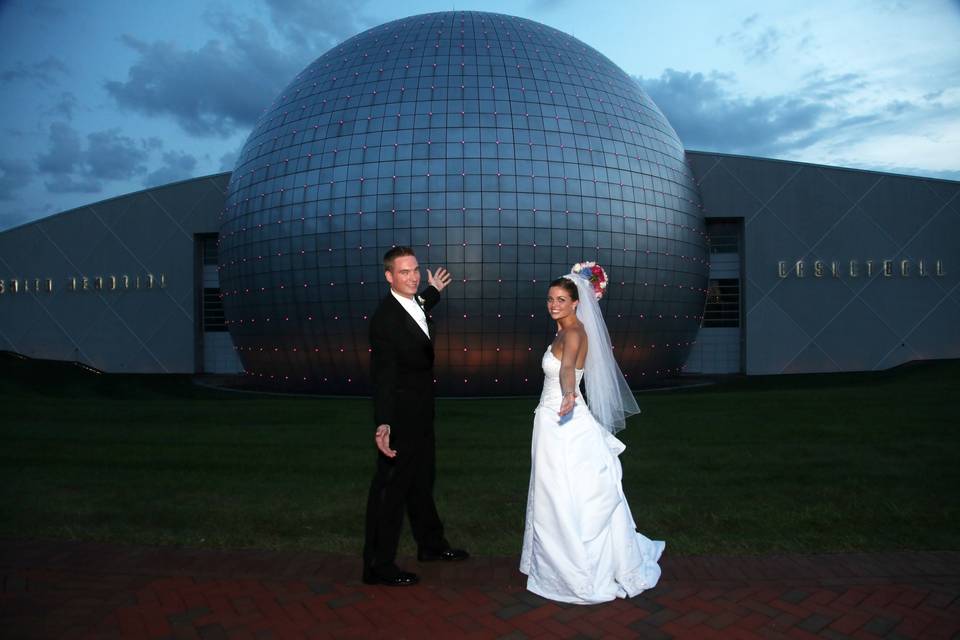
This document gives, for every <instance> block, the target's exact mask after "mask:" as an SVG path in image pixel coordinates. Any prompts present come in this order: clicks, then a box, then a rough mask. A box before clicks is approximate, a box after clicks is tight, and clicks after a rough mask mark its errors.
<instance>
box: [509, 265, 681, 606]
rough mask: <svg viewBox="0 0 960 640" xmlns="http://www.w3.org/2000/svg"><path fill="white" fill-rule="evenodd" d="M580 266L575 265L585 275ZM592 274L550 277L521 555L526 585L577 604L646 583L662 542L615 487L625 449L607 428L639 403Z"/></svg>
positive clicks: (650, 582) (652, 580) (623, 594)
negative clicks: (643, 528)
mask: <svg viewBox="0 0 960 640" xmlns="http://www.w3.org/2000/svg"><path fill="white" fill-rule="evenodd" d="M586 264H587V268H586V269H584V270H581V269H578V268H577V267H579V266H580V265H575V271H580V273H584V272H590V267H592V266H593V265H592V264H590V263H586ZM598 273H599V274H602V271H601V272H598ZM605 277H606V274H602V278H601V279H605ZM593 280H594V282H593V283H591V281H590V279H588V278H587V277H584V276H583V275H578V274H577V273H571V274H569V275H567V276H564V277H563V278H559V279H558V280H555V281H554V282H552V283H550V288H549V292H548V296H547V309H548V311H549V313H550V316H551V317H552V318H553V319H554V320H556V322H557V336H556V338H555V339H554V341H553V343H552V344H551V345H550V346H549V347H548V348H547V351H546V353H544V354H543V373H544V381H543V392H542V393H541V396H540V404H539V405H538V406H537V409H536V411H535V412H534V423H533V443H532V446H531V470H530V488H529V492H528V495H527V515H526V528H525V530H524V535H523V551H522V554H521V557H520V571H522V572H523V573H525V574H526V575H527V576H528V579H527V589H528V590H530V591H532V592H534V593H536V594H539V595H541V596H543V597H545V598H549V599H551V600H556V601H559V602H571V603H576V604H594V603H598V602H607V601H610V600H613V599H614V598H628V597H632V596H635V595H637V594H639V593H640V592H642V591H644V590H646V589H651V588H653V587H654V586H655V585H656V584H657V581H658V580H659V578H660V567H659V565H658V564H657V561H658V560H659V558H660V554H661V553H663V548H664V543H663V542H660V541H657V540H650V539H649V538H647V537H645V536H644V535H642V534H640V533H638V532H637V531H636V525H635V524H634V521H633V516H632V515H631V513H630V507H629V506H628V505H627V500H626V498H625V497H624V494H623V488H622V486H621V478H622V471H621V467H620V460H619V458H618V456H619V455H620V454H621V453H622V452H623V451H624V449H625V448H626V447H624V445H623V443H621V442H620V441H619V440H618V439H617V438H615V437H614V436H613V434H614V433H615V432H616V431H619V430H620V429H622V428H623V427H624V421H625V418H626V417H627V416H628V415H632V414H634V413H638V412H639V411H640V410H639V408H638V407H637V404H636V401H635V400H634V398H633V394H632V393H631V392H630V388H629V387H628V386H627V383H626V381H625V380H624V378H623V374H622V373H621V372H620V368H619V367H618V366H617V363H616V361H615V360H614V358H613V351H612V348H611V346H610V337H609V334H608V333H607V328H606V325H605V324H604V321H603V316H602V315H601V313H600V309H599V305H598V304H597V297H599V295H601V294H602V289H601V288H600V287H599V286H595V285H596V284H597V282H598V279H597V278H596V277H594V278H593ZM582 378H583V379H584V385H585V387H586V392H587V398H588V399H589V407H588V406H587V403H585V402H584V399H583V396H582V395H581V394H580V381H581V379H582Z"/></svg>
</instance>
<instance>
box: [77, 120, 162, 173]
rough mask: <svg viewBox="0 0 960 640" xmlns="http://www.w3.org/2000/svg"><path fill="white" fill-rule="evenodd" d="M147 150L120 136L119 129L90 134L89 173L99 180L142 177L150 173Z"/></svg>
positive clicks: (88, 139)
mask: <svg viewBox="0 0 960 640" xmlns="http://www.w3.org/2000/svg"><path fill="white" fill-rule="evenodd" d="M146 146H147V145H145V144H142V143H140V144H138V143H137V142H136V141H134V140H133V138H129V137H127V136H124V135H121V134H120V130H119V129H107V130H105V131H96V132H94V133H91V134H88V135H87V151H86V158H85V160H86V167H87V173H88V175H90V176H92V177H94V178H97V179H100V180H128V179H130V178H132V177H134V176H137V175H140V174H142V173H144V172H145V171H146V170H147V167H146V164H145V163H146V161H147V159H148V157H149V153H148V151H147V149H146Z"/></svg>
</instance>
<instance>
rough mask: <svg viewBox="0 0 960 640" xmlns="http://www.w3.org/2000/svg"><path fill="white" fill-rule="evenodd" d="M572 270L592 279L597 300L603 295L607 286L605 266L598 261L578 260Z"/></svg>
mask: <svg viewBox="0 0 960 640" xmlns="http://www.w3.org/2000/svg"><path fill="white" fill-rule="evenodd" d="M570 271H572V272H573V273H575V274H577V275H578V276H580V277H582V278H586V279H587V280H589V281H590V285H591V286H592V287H593V294H594V295H595V296H596V297H597V300H599V299H600V298H602V297H603V292H604V290H605V289H606V288H607V272H606V271H604V270H603V267H601V266H600V265H598V264H597V263H596V262H589V261H588V262H578V263H577V264H575V265H573V266H572V267H571V268H570Z"/></svg>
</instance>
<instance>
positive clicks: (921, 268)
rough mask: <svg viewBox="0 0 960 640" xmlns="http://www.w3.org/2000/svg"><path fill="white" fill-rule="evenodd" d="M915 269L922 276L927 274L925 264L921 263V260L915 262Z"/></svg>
mask: <svg viewBox="0 0 960 640" xmlns="http://www.w3.org/2000/svg"><path fill="white" fill-rule="evenodd" d="M917 271H918V272H919V273H920V275H922V276H925V275H927V271H926V265H924V264H923V260H921V261H920V262H919V263H918V264H917Z"/></svg>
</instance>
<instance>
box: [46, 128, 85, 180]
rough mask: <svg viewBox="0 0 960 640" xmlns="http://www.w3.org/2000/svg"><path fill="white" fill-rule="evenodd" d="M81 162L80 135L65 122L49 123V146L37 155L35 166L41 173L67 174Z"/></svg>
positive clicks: (81, 147)
mask: <svg viewBox="0 0 960 640" xmlns="http://www.w3.org/2000/svg"><path fill="white" fill-rule="evenodd" d="M82 162H83V144H82V143H81V141H80V135H79V134H78V133H77V132H76V130H74V128H73V127H71V126H70V125H68V124H67V123H66V122H54V123H53V124H51V125H50V146H49V148H48V149H47V152H46V153H42V154H40V155H39V156H38V157H37V168H38V169H39V170H40V171H41V172H43V173H52V174H67V173H71V172H72V171H74V170H75V169H76V167H77V166H78V165H80V164H81V163H82Z"/></svg>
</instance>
